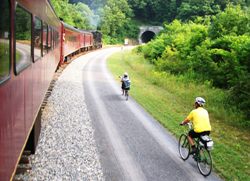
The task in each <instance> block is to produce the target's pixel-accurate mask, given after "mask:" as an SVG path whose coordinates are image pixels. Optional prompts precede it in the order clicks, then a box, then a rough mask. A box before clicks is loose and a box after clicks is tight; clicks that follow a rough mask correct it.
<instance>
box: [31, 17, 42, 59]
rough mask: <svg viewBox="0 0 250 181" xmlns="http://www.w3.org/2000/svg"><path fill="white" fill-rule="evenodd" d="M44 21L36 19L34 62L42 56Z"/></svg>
mask: <svg viewBox="0 0 250 181" xmlns="http://www.w3.org/2000/svg"><path fill="white" fill-rule="evenodd" d="M42 30H43V29H42V21H41V20H40V19H39V18H37V17H35V22H34V39H33V41H34V61H36V60H38V59H39V58H40V57H41V56H42Z"/></svg>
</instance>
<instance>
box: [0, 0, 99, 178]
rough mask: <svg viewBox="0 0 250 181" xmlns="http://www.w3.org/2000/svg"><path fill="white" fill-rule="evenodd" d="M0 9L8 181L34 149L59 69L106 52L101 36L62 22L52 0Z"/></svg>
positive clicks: (0, 109)
mask: <svg viewBox="0 0 250 181" xmlns="http://www.w3.org/2000/svg"><path fill="white" fill-rule="evenodd" d="M0 9H1V11H0V180H1V181H7V180H11V179H12V178H13V177H14V174H15V170H16V167H17V165H18V162H19V160H20V157H21V154H22V152H23V151H24V150H25V149H26V148H29V149H30V150H33V151H34V150H35V146H36V143H37V141H38V136H39V133H40V116H39V114H40V106H41V104H42V101H43V99H44V96H45V93H46V91H47V89H48V86H49V84H50V81H51V80H52V77H53V74H54V72H55V71H56V69H57V67H58V66H59V65H60V64H63V62H64V61H66V60H67V58H68V57H71V56H72V55H73V54H75V53H78V52H80V51H86V50H90V49H93V48H98V47H101V38H100V37H101V34H100V33H99V32H93V33H91V32H87V31H81V30H78V29H76V28H73V27H71V26H69V25H67V24H65V23H63V22H61V21H60V20H59V19H58V17H57V16H56V14H55V12H54V10H53V8H52V6H51V4H50V2H49V1H48V0H32V1H31V0H1V3H0Z"/></svg>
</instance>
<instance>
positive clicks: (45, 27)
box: [43, 23, 48, 55]
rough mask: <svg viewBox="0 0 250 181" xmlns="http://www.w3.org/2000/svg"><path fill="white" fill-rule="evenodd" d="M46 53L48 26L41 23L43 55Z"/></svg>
mask: <svg viewBox="0 0 250 181" xmlns="http://www.w3.org/2000/svg"><path fill="white" fill-rule="evenodd" d="M47 51H48V25H47V24H46V23H43V55H45V54H46V53H47Z"/></svg>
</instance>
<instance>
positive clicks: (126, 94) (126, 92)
mask: <svg viewBox="0 0 250 181" xmlns="http://www.w3.org/2000/svg"><path fill="white" fill-rule="evenodd" d="M125 97H126V101H127V100H128V90H125Z"/></svg>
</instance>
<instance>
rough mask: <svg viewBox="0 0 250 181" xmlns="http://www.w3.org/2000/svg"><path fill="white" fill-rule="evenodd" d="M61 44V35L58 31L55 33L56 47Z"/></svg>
mask: <svg viewBox="0 0 250 181" xmlns="http://www.w3.org/2000/svg"><path fill="white" fill-rule="evenodd" d="M58 44H59V33H58V31H55V45H56V46H57V45H58Z"/></svg>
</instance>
